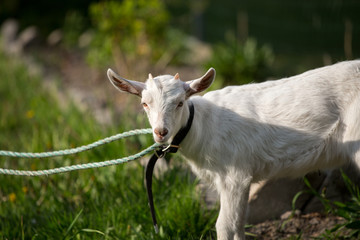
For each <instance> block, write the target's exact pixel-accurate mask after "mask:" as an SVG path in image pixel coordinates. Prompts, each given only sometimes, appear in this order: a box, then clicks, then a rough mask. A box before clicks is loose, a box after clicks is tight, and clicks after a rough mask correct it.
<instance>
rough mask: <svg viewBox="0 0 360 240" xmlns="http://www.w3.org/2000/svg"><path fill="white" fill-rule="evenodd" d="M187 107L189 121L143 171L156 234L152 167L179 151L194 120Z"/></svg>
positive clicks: (154, 155)
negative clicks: (160, 159) (167, 155)
mask: <svg viewBox="0 0 360 240" xmlns="http://www.w3.org/2000/svg"><path fill="white" fill-rule="evenodd" d="M188 106H189V111H190V115H189V119H188V121H187V123H186V126H185V127H183V128H181V129H180V130H179V132H178V133H177V134H176V135H175V137H174V139H173V141H172V142H171V144H170V145H169V146H166V147H161V148H160V149H159V150H156V151H155V153H154V154H153V155H152V156H151V158H150V160H149V162H148V164H147V166H146V170H145V179H146V189H147V195H148V200H149V207H150V212H151V216H152V220H153V224H154V228H155V232H156V233H158V232H159V228H158V225H157V221H156V215H155V208H154V200H153V194H152V175H153V172H154V167H155V164H156V161H157V160H158V159H159V158H162V157H164V156H165V155H166V153H168V152H170V153H176V152H177V151H178V149H179V145H180V143H181V142H182V141H183V140H184V138H185V137H186V135H187V134H188V132H189V130H190V128H191V125H192V122H193V119H194V105H193V103H192V102H190V101H189V104H188Z"/></svg>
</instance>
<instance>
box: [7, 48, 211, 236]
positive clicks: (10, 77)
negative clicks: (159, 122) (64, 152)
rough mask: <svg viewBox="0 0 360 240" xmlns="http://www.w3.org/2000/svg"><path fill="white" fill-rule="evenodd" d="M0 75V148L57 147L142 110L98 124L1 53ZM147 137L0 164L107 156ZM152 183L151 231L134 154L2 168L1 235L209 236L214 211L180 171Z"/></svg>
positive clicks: (126, 124) (131, 149)
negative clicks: (52, 171) (48, 172)
mask: <svg viewBox="0 0 360 240" xmlns="http://www.w3.org/2000/svg"><path fill="white" fill-rule="evenodd" d="M0 79H1V80H0V149H2V150H12V151H31V152H42V151H51V150H58V149H64V148H69V147H74V146H80V145H83V144H87V143H90V142H93V141H95V140H98V139H101V138H104V137H107V136H110V135H113V134H116V133H119V132H124V131H128V130H130V129H134V128H142V127H144V126H143V124H142V122H143V121H144V119H143V118H144V116H137V115H135V114H130V113H126V114H123V116H126V117H124V118H122V119H120V120H118V121H119V124H118V125H117V126H114V127H104V126H100V125H98V124H97V122H96V121H95V120H94V119H93V117H92V116H91V114H89V113H88V112H81V111H79V110H78V109H77V107H76V106H74V105H73V104H69V106H67V107H65V108H60V107H59V105H58V103H57V101H56V100H55V98H54V97H53V96H52V94H50V93H49V92H48V90H46V89H44V88H43V87H42V82H41V81H42V79H41V78H39V77H36V76H30V75H29V74H28V71H27V69H26V68H25V67H23V66H22V64H21V63H19V62H17V61H15V60H13V59H10V58H8V57H5V56H4V55H3V54H2V53H1V52H0ZM151 143H152V139H151V136H139V137H133V138H131V139H129V140H126V141H122V140H121V141H117V142H114V143H111V144H108V145H106V146H102V147H100V148H98V149H95V150H93V151H90V152H86V153H80V154H78V155H76V156H69V157H62V158H61V157H57V158H53V159H16V158H7V157H0V166H1V167H2V168H14V169H47V168H54V167H59V166H64V165H70V164H77V163H85V162H91V161H101V160H108V159H114V158H119V157H123V156H127V155H129V154H133V153H136V152H138V151H139V150H140V149H142V148H145V147H147V146H149V145H150V144H151ZM178 160H180V159H179V158H178V157H177V158H176V161H178ZM180 161H181V160H180ZM153 185H154V186H153V191H154V195H155V196H154V202H155V207H156V210H157V217H158V222H159V225H160V234H158V235H155V234H154V231H153V226H152V221H151V216H150V211H149V208H148V204H147V197H146V193H145V187H144V168H143V166H141V165H140V163H138V162H136V161H135V162H131V163H128V164H123V165H118V166H113V167H106V168H102V169H91V170H82V171H75V172H71V173H65V174H59V175H52V176H48V177H18V176H3V175H1V176H0V239H200V238H201V239H215V235H216V234H215V229H214V225H215V220H216V217H217V213H216V212H217V211H216V210H206V208H205V207H204V203H203V202H202V201H201V198H200V196H199V194H198V191H196V182H194V181H193V180H192V179H191V177H190V176H189V174H187V172H186V171H184V170H183V169H182V168H180V167H174V168H173V169H171V170H169V171H168V172H166V173H165V174H163V175H162V176H161V177H158V178H156V179H155V180H154V183H153Z"/></svg>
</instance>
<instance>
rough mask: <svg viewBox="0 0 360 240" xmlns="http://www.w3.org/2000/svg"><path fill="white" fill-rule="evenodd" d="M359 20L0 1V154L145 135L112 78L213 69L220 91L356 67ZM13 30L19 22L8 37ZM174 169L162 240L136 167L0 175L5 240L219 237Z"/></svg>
mask: <svg viewBox="0 0 360 240" xmlns="http://www.w3.org/2000/svg"><path fill="white" fill-rule="evenodd" d="M359 10H360V1H357V0H304V1H289V0H272V1H266V0H253V1H251V0H242V1H235V0H222V1H215V0H198V1H190V0H181V1H180V0H163V1H162V0H138V1H130V0H123V1H89V0H77V1H73V0H63V1H47V0H36V1H35V0H1V2H0V25H2V32H1V35H0V42H1V49H0V79H1V80H0V149H6V150H16V151H31V152H34V151H35V152H36V151H51V150H59V149H64V148H68V147H74V146H80V145H83V144H86V143H90V142H93V141H95V140H98V139H101V138H104V137H107V136H110V135H113V134H116V133H118V132H123V131H128V130H130V129H134V128H145V127H149V126H148V124H147V120H146V117H145V115H144V114H143V113H141V110H140V107H139V106H138V103H137V101H136V100H137V99H133V98H132V97H129V98H128V97H127V96H124V95H122V94H119V93H117V92H115V90H114V89H112V88H111V85H110V84H109V83H108V81H107V80H106V75H105V73H106V70H107V68H108V67H113V68H114V69H116V70H117V71H118V72H120V73H121V74H122V75H123V76H124V77H127V78H134V79H139V80H141V79H145V77H146V76H147V73H148V72H152V73H153V75H157V74H164V73H170V74H175V73H176V72H180V76H181V77H182V79H183V80H189V79H190V78H196V77H198V76H199V75H200V74H202V73H203V72H204V71H205V70H206V69H207V68H208V67H210V66H211V67H214V68H215V69H216V70H217V78H216V81H215V83H214V86H213V87H212V89H215V88H220V87H222V86H225V85H228V84H245V83H249V82H261V81H265V80H267V79H270V78H280V77H285V76H290V75H293V74H297V73H300V72H303V71H305V70H308V69H311V68H315V67H320V66H323V65H327V64H331V63H335V62H338V61H342V60H350V59H356V58H359V56H360V14H359ZM9 19H15V20H16V21H17V23H18V29H17V28H16V27H14V25H13V28H14V29H15V35H11V34H10V35H11V36H9V35H6V34H5V33H4V31H3V29H4V28H3V26H4V25H6V24H5V23H7V24H8V23H9ZM32 26H34V27H35V28H31V27H32ZM29 27H30V28H29ZM29 29H30V30H33V29H36V31H35V33H34V32H32V31H29ZM25 33H26V34H28V35H26V34H25ZM29 33H30V34H29ZM7 34H8V33H7ZM32 34H33V35H32ZM29 35H30V37H29V38H26V37H24V36H29ZM24 39H28V40H24ZM29 59H30V60H29ZM38 67H39V68H40V70H37V68H38ZM35 70H36V71H35ZM49 76H50V77H49ZM49 78H51V80H49ZM49 82H50V84H49ZM49 85H50V87H49ZM79 96H80V97H79ZM81 96H83V97H81ZM79 98H80V100H79ZM84 106H85V108H84ZM108 114H109V117H107V116H108ZM151 143H152V139H151V136H140V137H135V138H132V139H129V140H127V141H125V142H123V141H121V142H116V143H112V144H110V145H108V146H105V147H102V148H100V149H96V150H94V151H91V152H88V153H82V154H79V155H77V156H71V157H66V158H56V159H49V160H34V161H33V160H26V159H13V158H5V157H2V158H0V166H1V167H4V168H6V167H7V168H15V169H46V168H53V167H59V166H63V165H70V164H77V163H83V162H90V161H101V160H108V159H113V158H118V157H122V156H126V155H129V154H133V153H135V152H137V151H139V150H140V149H141V148H145V147H146V146H148V145H150V144H151ZM171 161H172V162H171V164H170V165H169V166H170V167H169V168H170V169H169V170H168V171H166V172H165V173H162V174H159V175H157V176H156V177H155V179H156V180H155V181H154V193H155V205H156V208H157V212H158V218H159V222H160V226H161V228H160V234H159V235H155V234H154V233H153V229H152V223H151V218H150V213H149V211H148V207H147V199H146V195H145V191H144V190H145V189H144V185H143V180H144V178H143V168H144V166H143V164H141V163H140V162H136V163H130V164H125V165H121V166H117V167H109V168H104V169H94V170H86V171H79V172H72V173H67V174H60V175H56V176H49V177H39V178H25V177H13V176H0V239H215V236H216V234H215V227H214V225H215V221H216V217H217V209H218V205H217V204H215V206H214V205H213V206H212V208H210V209H209V208H208V207H207V203H206V202H205V199H204V197H203V196H202V194H201V191H200V190H199V186H198V182H197V181H196V180H194V177H193V176H192V175H191V174H189V169H186V167H185V165H184V164H183V163H182V162H183V160H182V159H181V158H180V157H178V156H175V157H174V158H173V159H172V160H171ZM359 199H360V198H359ZM184 213H187V214H184Z"/></svg>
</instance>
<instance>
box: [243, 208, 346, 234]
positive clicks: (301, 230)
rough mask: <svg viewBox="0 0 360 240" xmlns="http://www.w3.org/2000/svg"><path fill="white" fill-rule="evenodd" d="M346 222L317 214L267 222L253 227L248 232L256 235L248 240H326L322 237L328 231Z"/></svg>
mask: <svg viewBox="0 0 360 240" xmlns="http://www.w3.org/2000/svg"><path fill="white" fill-rule="evenodd" d="M344 222H345V220H344V219H343V218H341V217H338V216H333V215H324V214H321V213H317V212H315V213H309V214H304V215H297V216H295V217H292V218H291V217H290V218H286V219H283V220H272V221H265V222H263V223H259V224H256V225H254V226H251V227H250V228H248V229H247V230H246V232H248V233H251V234H253V235H255V236H248V237H247V239H326V238H325V236H324V235H323V236H322V234H325V233H326V229H328V230H330V229H332V228H333V227H335V226H336V225H337V224H342V223H344ZM348 233H349V232H348V231H346V230H341V231H340V233H339V236H338V238H336V239H341V236H344V235H346V234H348ZM331 239H333V238H331Z"/></svg>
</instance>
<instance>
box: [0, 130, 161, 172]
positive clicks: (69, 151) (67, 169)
mask: <svg viewBox="0 0 360 240" xmlns="http://www.w3.org/2000/svg"><path fill="white" fill-rule="evenodd" d="M151 132H152V130H151V129H138V130H132V131H129V132H125V133H120V134H117V135H114V136H111V137H108V138H105V139H102V140H99V141H96V142H94V143H91V144H88V145H84V146H81V147H77V148H72V149H65V150H60V151H53V152H43V153H29V152H12V151H0V156H8V157H24V158H45V157H55V156H65V155H70V154H75V153H79V152H83V151H86V150H90V149H92V148H95V147H98V146H100V145H104V144H107V143H110V142H113V141H115V140H118V139H121V138H125V137H130V136H134V135H139V134H149V133H151ZM159 146H160V144H158V143H154V144H153V145H151V146H150V147H148V148H146V149H145V150H142V151H141V152H139V153H136V154H134V155H131V156H128V157H124V158H118V159H113V160H107V161H102V162H93V163H84V164H77V165H71V166H65V167H59V168H54V169H45V170H35V171H26V170H14V169H4V168H0V174H2V175H16V176H43V175H51V174H58V173H64V172H71V171H75V170H83V169H90V168H100V167H106V166H111V165H117V164H121V163H125V162H129V161H133V160H135V159H138V158H140V157H142V156H144V155H146V154H148V153H149V152H152V151H154V150H155V149H157V148H158V147H159Z"/></svg>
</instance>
